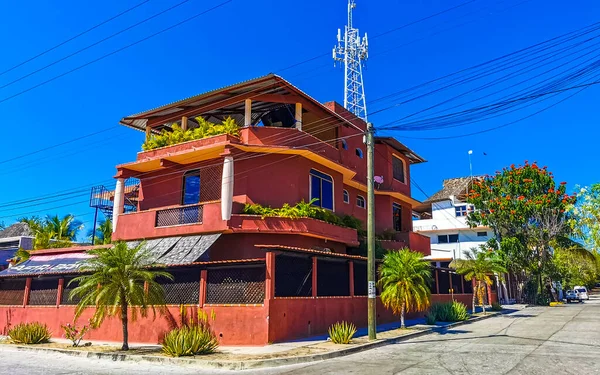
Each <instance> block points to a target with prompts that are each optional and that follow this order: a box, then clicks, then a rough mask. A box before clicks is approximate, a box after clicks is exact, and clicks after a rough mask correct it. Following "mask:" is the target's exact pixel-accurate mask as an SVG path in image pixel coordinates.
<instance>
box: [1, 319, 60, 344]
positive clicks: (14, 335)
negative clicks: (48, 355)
mask: <svg viewBox="0 0 600 375" xmlns="http://www.w3.org/2000/svg"><path fill="white" fill-rule="evenodd" d="M50 337H52V333H51V332H50V330H49V329H48V326H46V325H45V324H42V323H38V322H32V323H19V324H17V325H16V326H14V327H12V328H10V329H9V330H8V338H9V339H10V341H11V342H13V343H15V344H43V343H45V342H48V341H49V340H50Z"/></svg>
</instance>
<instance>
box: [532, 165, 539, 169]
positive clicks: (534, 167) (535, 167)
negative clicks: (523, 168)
mask: <svg viewBox="0 0 600 375" xmlns="http://www.w3.org/2000/svg"><path fill="white" fill-rule="evenodd" d="M531 168H533V169H539V168H538V166H537V164H531Z"/></svg>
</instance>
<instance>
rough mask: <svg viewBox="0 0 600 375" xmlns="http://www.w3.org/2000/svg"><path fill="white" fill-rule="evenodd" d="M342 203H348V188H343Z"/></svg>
mask: <svg viewBox="0 0 600 375" xmlns="http://www.w3.org/2000/svg"><path fill="white" fill-rule="evenodd" d="M344 203H350V194H348V190H345V189H344Z"/></svg>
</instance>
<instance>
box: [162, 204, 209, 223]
mask: <svg viewBox="0 0 600 375" xmlns="http://www.w3.org/2000/svg"><path fill="white" fill-rule="evenodd" d="M203 213H204V206H203V205H194V206H184V207H175V208H167V209H165V210H159V211H156V223H155V226H156V227H169V226H172V225H182V224H199V223H202V217H203Z"/></svg>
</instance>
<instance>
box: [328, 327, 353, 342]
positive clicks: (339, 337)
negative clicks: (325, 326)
mask: <svg viewBox="0 0 600 375" xmlns="http://www.w3.org/2000/svg"><path fill="white" fill-rule="evenodd" d="M355 333H356V326H355V325H354V324H352V323H347V322H337V323H334V324H333V325H332V326H331V327H329V338H331V341H332V342H333V343H334V344H349V343H350V341H351V340H352V336H354V334H355Z"/></svg>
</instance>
